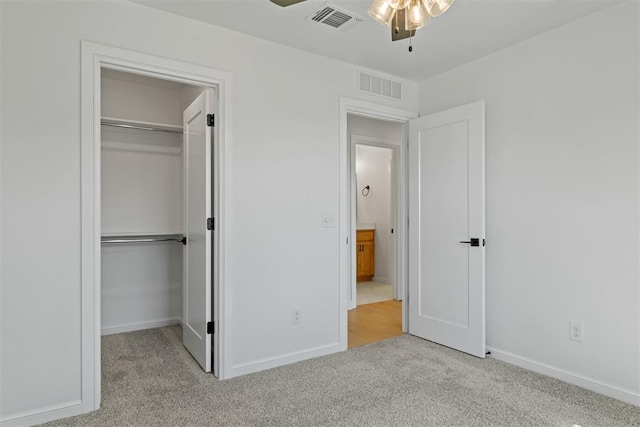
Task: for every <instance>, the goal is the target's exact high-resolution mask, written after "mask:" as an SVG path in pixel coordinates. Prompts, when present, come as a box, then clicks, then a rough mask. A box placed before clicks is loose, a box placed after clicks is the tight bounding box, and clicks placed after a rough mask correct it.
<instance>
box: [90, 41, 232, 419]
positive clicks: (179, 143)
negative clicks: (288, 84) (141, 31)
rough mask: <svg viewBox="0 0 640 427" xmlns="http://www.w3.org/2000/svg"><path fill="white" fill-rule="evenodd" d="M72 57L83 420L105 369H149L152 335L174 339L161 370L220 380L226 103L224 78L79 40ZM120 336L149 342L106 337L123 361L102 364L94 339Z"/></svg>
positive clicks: (156, 350) (96, 403) (94, 405)
mask: <svg viewBox="0 0 640 427" xmlns="http://www.w3.org/2000/svg"><path fill="white" fill-rule="evenodd" d="M81 59H82V67H81V70H82V89H81V94H82V97H81V101H82V103H81V106H82V109H81V111H82V117H81V119H82V145H81V148H82V150H81V153H82V158H81V165H82V176H81V183H82V200H81V205H82V211H81V229H82V232H81V235H82V252H81V259H82V315H81V319H82V331H81V349H82V361H81V366H82V371H81V381H82V411H83V412H90V411H94V410H97V409H99V408H100V405H101V400H102V383H101V379H102V377H103V369H105V370H107V371H108V369H109V367H113V366H116V367H117V368H119V367H120V366H123V363H124V364H126V363H127V362H134V361H135V360H136V358H140V357H150V359H149V361H150V362H151V363H152V364H155V365H157V363H158V361H162V360H163V359H162V355H161V354H160V353H162V348H163V347H162V346H160V347H154V346H149V345H148V344H149V343H155V344H157V343H159V342H160V343H161V344H162V342H163V341H162V340H161V339H156V338H158V337H160V336H165V337H167V336H173V338H172V345H174V346H173V351H172V353H171V354H172V355H174V356H176V355H177V356H176V357H179V359H176V357H173V356H170V357H169V358H168V359H167V358H165V359H164V360H165V361H167V360H173V361H178V360H181V361H184V362H185V363H187V365H188V366H189V369H191V370H192V371H193V372H202V371H203V370H204V371H212V372H213V374H214V375H215V376H216V377H217V378H219V379H226V378H229V376H230V369H229V366H228V365H227V363H225V362H226V361H227V360H229V348H228V347H227V346H225V343H226V342H227V340H228V339H229V337H228V328H227V327H226V326H227V325H228V324H229V323H230V322H229V312H228V310H225V307H227V306H229V304H230V301H229V295H228V294H227V293H226V292H225V288H226V286H227V283H226V275H225V272H226V266H227V264H228V263H229V257H227V256H225V248H226V247H228V245H229V241H230V233H229V230H228V229H229V226H228V220H227V219H228V218H231V217H232V212H231V203H230V193H229V191H228V190H227V188H228V186H229V183H228V176H230V175H232V164H231V162H230V150H231V145H232V143H231V116H230V114H229V112H230V111H232V110H233V105H232V103H231V99H232V97H233V96H232V75H231V74H230V73H228V72H225V71H219V70H215V69H211V68H207V67H202V66H198V65H194V64H190V63H185V62H180V61H175V60H171V59H167V58H160V57H156V56H152V55H147V54H143V53H139V52H133V51H128V50H124V49H119V48H114V47H110V46H104V45H99V44H96V43H91V42H85V41H83V42H82V57H81ZM103 282H104V283H103ZM129 331H130V332H129ZM154 331H155V332H154ZM158 331H164V332H166V333H164V332H163V333H158ZM183 331H184V334H183V333H182V332H183ZM103 333H104V334H105V335H104V338H103ZM171 333H173V335H171ZM190 334H191V337H190ZM125 335H126V336H127V337H129V338H136V337H137V336H138V335H147V336H149V335H152V338H153V339H152V340H148V341H146V342H144V341H142V342H137V341H136V340H135V339H134V340H133V341H136V342H132V341H131V340H117V339H116V340H115V341H116V343H117V348H118V350H122V349H124V350H126V352H125V353H124V354H123V353H122V352H121V353H120V356H118V360H117V361H116V363H111V364H110V365H109V364H108V363H107V362H108V361H105V363H104V364H103V361H102V360H101V359H102V355H103V348H102V343H103V341H104V342H106V341H111V342H113V341H114V340H111V338H112V337H122V336H125ZM194 338H195V339H194ZM105 340H106V341H105ZM125 341H126V342H128V343H129V344H127V345H126V346H124V347H123V345H122V344H123V343H124V342H125ZM165 342H166V340H165ZM142 350H145V351H144V352H143V353H144V354H140V351H142ZM187 350H188V351H187ZM136 351H138V353H136ZM127 352H128V353H131V354H128V353H127ZM134 353H136V354H134ZM168 354H169V353H164V355H168ZM192 356H193V357H192ZM130 368H131V367H130ZM176 369H178V371H179V370H180V369H181V368H167V367H166V366H165V367H164V368H163V367H160V366H156V368H154V369H151V370H147V372H157V373H158V375H160V376H162V375H169V374H170V373H171V372H178V371H176ZM107 371H105V372H107ZM130 372H131V373H132V374H133V375H134V376H135V375H138V374H137V372H140V370H139V369H137V368H135V367H134V368H131V369H130ZM163 372H164V373H163ZM112 373H115V375H116V377H117V378H118V379H119V380H123V378H122V373H120V372H113V371H112ZM176 375H180V374H179V373H176ZM156 376H157V375H156ZM159 380H160V381H162V378H159ZM107 386H109V387H111V388H110V390H111V391H114V390H116V391H117V387H116V389H113V387H112V386H113V382H111V383H110V384H108V385H107ZM133 386H135V384H133Z"/></svg>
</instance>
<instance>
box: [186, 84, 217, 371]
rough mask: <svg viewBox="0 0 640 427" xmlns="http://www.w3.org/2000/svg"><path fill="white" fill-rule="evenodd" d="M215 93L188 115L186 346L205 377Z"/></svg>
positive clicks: (195, 104)
mask: <svg viewBox="0 0 640 427" xmlns="http://www.w3.org/2000/svg"><path fill="white" fill-rule="evenodd" d="M210 92H211V89H207V90H205V91H203V92H202V93H201V94H200V95H199V96H198V97H197V98H196V99H195V100H194V101H193V103H192V104H191V105H190V106H189V107H188V108H187V109H186V110H185V111H184V116H183V118H184V147H183V154H182V155H183V162H184V200H183V203H184V230H185V237H186V239H187V244H186V245H185V246H184V287H183V312H182V315H183V322H184V323H183V333H182V339H183V343H184V346H185V347H186V348H187V350H189V352H190V353H191V355H192V356H193V357H194V358H195V359H196V360H197V361H198V363H199V364H200V365H201V366H202V368H203V369H204V370H205V372H211V334H210V333H208V332H207V324H208V322H211V320H212V319H211V317H212V313H211V307H212V304H211V302H212V301H211V295H212V294H211V292H212V290H211V283H212V280H211V279H212V275H211V273H212V245H211V242H212V231H209V230H207V220H208V219H209V218H211V217H212V214H211V212H212V204H211V200H212V198H211V195H212V181H211V163H212V162H211V161H212V144H211V142H212V138H211V131H210V127H209V126H208V125H207V114H213V99H214V97H213V96H212V94H211V93H210Z"/></svg>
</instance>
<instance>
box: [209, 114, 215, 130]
mask: <svg viewBox="0 0 640 427" xmlns="http://www.w3.org/2000/svg"><path fill="white" fill-rule="evenodd" d="M215 122H216V115H215V114H207V126H210V127H214V126H215Z"/></svg>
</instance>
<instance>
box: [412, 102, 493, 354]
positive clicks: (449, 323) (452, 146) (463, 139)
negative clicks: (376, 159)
mask: <svg viewBox="0 0 640 427" xmlns="http://www.w3.org/2000/svg"><path fill="white" fill-rule="evenodd" d="M484 135H485V134H484V102H476V103H473V104H468V105H464V106H462V107H458V108H453V109H451V110H447V111H443V112H440V113H436V114H431V115H428V116H424V117H420V118H418V119H414V120H412V121H410V123H409V236H410V237H409V333H410V334H412V335H416V336H419V337H422V338H425V339H428V340H430V341H434V342H437V343H439V344H443V345H445V346H448V347H451V348H454V349H457V350H460V351H463V352H466V353H469V354H472V355H474V356H477V357H484V356H485V248H484V238H485V212H484V210H485V204H484V200H485V195H484V144H485V142H484ZM473 238H475V239H479V240H478V246H473V245H472V244H469V243H462V242H469V241H470V239H473Z"/></svg>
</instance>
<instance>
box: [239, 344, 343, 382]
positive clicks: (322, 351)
mask: <svg viewBox="0 0 640 427" xmlns="http://www.w3.org/2000/svg"><path fill="white" fill-rule="evenodd" d="M339 351H342V350H341V349H340V344H339V343H335V344H330V345H327V346H322V347H316V348H312V349H309V350H305V351H300V352H295V353H289V354H285V355H282V356H278V357H274V358H270V359H262V360H259V361H256V362H251V363H246V364H242V365H237V366H233V367H232V368H231V375H230V376H229V378H233V377H239V376H241V375H247V374H253V373H254V372H260V371H264V370H266V369H271V368H277V367H278V366H284V365H289V364H291V363H296V362H301V361H303V360H307V359H313V358H316V357H320V356H326V355H328V354H332V353H337V352H339Z"/></svg>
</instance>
